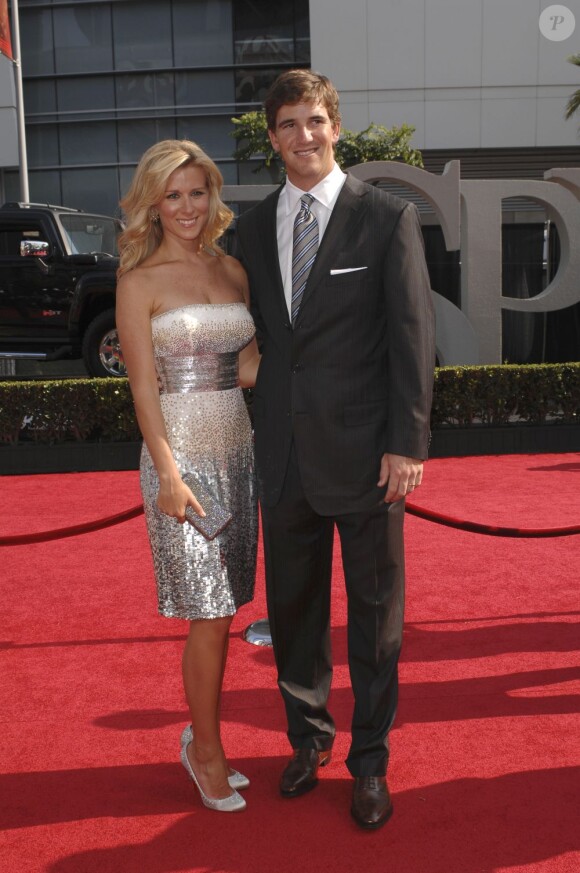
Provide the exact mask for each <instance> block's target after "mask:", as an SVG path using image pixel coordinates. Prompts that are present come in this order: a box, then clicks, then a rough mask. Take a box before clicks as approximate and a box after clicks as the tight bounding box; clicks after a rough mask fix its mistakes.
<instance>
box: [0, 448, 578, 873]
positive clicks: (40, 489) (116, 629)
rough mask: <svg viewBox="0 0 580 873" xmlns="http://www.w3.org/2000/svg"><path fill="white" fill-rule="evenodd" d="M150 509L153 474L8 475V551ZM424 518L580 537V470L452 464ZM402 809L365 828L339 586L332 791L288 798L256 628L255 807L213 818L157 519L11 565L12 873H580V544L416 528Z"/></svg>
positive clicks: (248, 767) (235, 679)
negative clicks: (198, 778)
mask: <svg viewBox="0 0 580 873" xmlns="http://www.w3.org/2000/svg"><path fill="white" fill-rule="evenodd" d="M139 502H140V495H139V490H138V476H137V474H136V473H135V472H126V473H94V474H68V475H45V476H30V477H4V478H3V479H2V482H1V490H0V508H1V510H2V519H3V522H2V526H1V529H0V536H9V535H16V534H23V533H33V532H37V531H42V530H45V531H49V530H52V529H54V528H59V527H64V526H66V525H77V524H81V523H83V522H90V521H94V520H97V519H99V518H102V517H105V516H111V515H114V514H116V513H120V512H122V511H123V510H125V509H129V508H131V507H133V506H135V505H136V504H138V503H139ZM413 502H414V503H416V504H417V505H418V506H423V507H426V508H429V509H431V510H436V511H439V512H442V513H446V514H448V515H451V516H454V517H459V518H464V519H467V520H470V521H477V522H483V523H486V524H490V525H505V526H518V527H523V528H526V527H529V528H549V527H555V526H569V525H574V524H578V523H579V521H580V456H579V455H570V454H568V455H558V456H557V455H537V456H533V455H522V456H514V455H509V456H501V457H493V458H481V457H479V458H460V459H441V460H433V461H430V462H429V464H428V466H427V471H426V479H425V484H424V485H423V486H422V488H421V489H420V490H419V491H418V492H417V493H416V495H415V496H414V498H413ZM406 530H407V544H408V597H407V611H406V632H405V636H406V642H405V647H404V652H403V659H402V664H401V702H400V707H399V716H398V720H397V726H396V729H395V730H394V731H393V733H392V743H391V745H392V760H391V767H390V771H389V782H390V785H391V788H392V791H393V795H394V803H395V814H394V816H393V819H392V820H391V822H390V823H389V824H388V825H387V826H386V827H385V828H384V829H382V830H381V831H379V832H377V833H365V832H361V831H359V830H358V829H357V828H356V826H355V825H354V824H353V823H352V822H351V820H350V817H349V814H348V807H349V801H350V788H351V782H350V779H349V777H348V773H347V771H346V768H345V766H344V763H343V760H344V757H345V755H346V750H347V741H348V737H347V731H348V724H349V717H350V708H351V698H350V690H349V683H348V671H347V667H346V650H345V627H344V616H345V604H344V598H343V583H342V577H341V573H340V570H339V566H338V563H337V567H336V570H335V583H336V584H335V603H334V622H333V640H334V658H335V664H336V669H335V678H334V683H333V692H332V699H331V709H332V711H333V713H334V715H335V717H336V720H337V726H338V736H337V742H336V745H335V754H334V758H333V762H332V764H331V765H330V766H329V767H327V768H326V769H325V770H323V771H321V785H320V786H319V787H318V788H317V789H316V790H315V791H314V792H312V793H311V794H309V795H307V796H305V797H303V798H300V799H297V800H295V801H285V800H282V799H281V798H279V797H278V796H277V788H276V787H277V781H278V777H279V773H280V770H281V768H282V766H283V763H284V761H285V759H286V756H287V754H288V746H287V741H286V738H285V735H284V719H283V713H282V707H281V704H280V701H279V698H278V693H277V690H276V688H275V682H274V670H273V664H272V654H271V652H270V651H269V650H263V649H259V648H256V647H254V646H250V645H248V644H247V643H245V642H244V641H243V639H242V637H241V632H242V630H243V628H244V627H245V626H246V625H247V624H248V623H249V622H250V621H253V620H254V619H256V618H261V617H263V616H264V615H265V606H264V596H263V578H262V575H261V572H260V575H259V578H258V585H257V596H256V600H255V602H254V603H253V604H251V606H249V607H246V608H245V609H244V610H242V611H241V613H240V614H239V615H238V616H237V617H236V619H235V624H234V633H233V638H232V645H231V650H230V652H231V654H230V661H229V669H228V672H227V676H226V690H225V695H224V707H223V721H224V730H223V733H224V744H225V746H226V749H227V750H228V752H229V754H230V757H231V760H232V763H233V764H234V765H235V766H237V767H239V769H241V770H243V772H245V773H247V774H248V776H250V778H251V779H252V786H251V788H250V789H249V790H248V792H246V797H247V800H248V810H247V811H246V812H244V813H242V814H239V815H233V816H223V815H218V814H216V813H212V812H210V811H208V810H205V809H204V808H203V807H202V806H201V804H200V802H199V799H198V798H197V797H196V796H195V795H194V793H193V787H192V786H191V783H190V782H189V781H188V780H187V778H186V775H185V773H184V772H183V770H182V768H181V765H180V764H179V761H178V742H179V734H180V731H181V728H182V726H183V724H185V722H186V718H187V716H186V712H185V707H184V703H183V695H182V690H181V685H180V674H179V661H180V654H181V646H182V640H183V636H184V632H185V623H183V622H180V621H172V620H168V619H163V618H161V617H159V616H157V614H156V601H155V593H154V587H153V581H152V573H151V564H150V558H149V554H148V547H147V542H146V537H145V530H144V521H143V517H142V516H141V517H138V518H135V519H133V520H130V521H126V522H124V523H122V524H119V525H117V526H115V527H110V528H107V529H104V530H99V531H97V532H94V533H90V534H85V535H82V536H76V537H72V538H69V539H62V540H54V541H50V542H45V543H38V544H34V545H28V546H12V547H5V548H1V549H0V562H1V565H0V566H1V570H0V574H1V579H2V588H1V590H2V595H3V597H2V631H1V634H0V649H1V652H0V658H1V660H2V674H1V675H2V683H3V695H2V712H1V714H0V721H1V731H0V736H1V749H0V755H1V772H2V775H0V828H1V829H2V834H1V835H0V869H1V870H2V871H8V873H40V871H42V873H45V871H46V873H171V871H186V873H207V871H211V873H238V871H239V873H262V871H263V873H295V871H298V873H323V871H327V870H334V871H337V873H342V871H345V873H346V871H353V873H354V871H356V873H359V871H367V870H368V871H369V873H371V871H380V873H492V871H510V873H524V871H526V873H577V871H578V870H579V869H580V828H579V827H578V795H579V793H580V792H579V784H580V783H579V779H578V777H579V775H580V772H579V769H578V751H579V745H580V743H579V739H578V736H579V731H578V718H577V712H578V696H577V695H578V686H579V684H580V683H579V678H580V671H579V670H578V669H577V664H578V660H577V649H578V641H579V634H578V616H579V614H580V611H579V607H578V594H577V592H578V581H579V576H580V569H579V568H580V560H579V558H580V536H568V537H559V538H554V539H507V538H503V537H502V538H496V537H492V536H481V535H477V534H474V533H470V532H466V531H462V530H454V529H450V528H447V527H442V526H440V525H437V524H434V523H433V522H429V521H425V520H422V519H419V518H415V517H411V516H408V517H407V528H406Z"/></svg>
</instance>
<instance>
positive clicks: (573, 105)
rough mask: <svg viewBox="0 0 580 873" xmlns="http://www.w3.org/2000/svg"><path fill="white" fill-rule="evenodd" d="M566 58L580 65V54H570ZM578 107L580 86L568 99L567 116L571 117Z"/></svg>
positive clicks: (579, 107)
mask: <svg viewBox="0 0 580 873" xmlns="http://www.w3.org/2000/svg"><path fill="white" fill-rule="evenodd" d="M566 60H568V61H570V63H571V64H576V66H577V67H580V54H577V55H570V57H569V58H567V59H566ZM578 109H580V88H579V89H578V91H574V93H573V94H572V96H571V97H570V99H569V100H568V103H567V105H566V114H565V118H571V117H572V116H573V115H574V113H575V112H576V111H577V110H578Z"/></svg>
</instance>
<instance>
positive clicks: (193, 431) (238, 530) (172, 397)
mask: <svg viewBox="0 0 580 873" xmlns="http://www.w3.org/2000/svg"><path fill="white" fill-rule="evenodd" d="M151 324H152V332H153V346H154V353H155V363H156V368H157V373H158V377H159V382H160V393H161V398H160V399H161V409H162V412H163V416H164V418H165V423H166V427H167V434H168V437H169V442H170V445H171V448H172V451H173V456H174V458H175V460H176V462H177V466H178V468H179V470H180V472H181V473H185V472H187V471H188V470H192V469H193V470H195V471H196V473H197V474H198V476H199V477H200V478H201V479H202V480H203V481H204V482H205V483H206V484H207V486H209V488H210V490H211V491H213V493H214V494H215V495H216V496H217V497H218V499H219V500H220V502H221V503H222V504H223V505H225V506H227V507H228V509H229V510H230V512H231V513H232V514H233V520H232V521H231V522H230V524H229V525H228V526H227V527H226V529H225V530H224V531H223V532H222V533H221V534H219V535H218V536H217V537H216V538H215V539H214V540H211V541H208V540H207V539H205V537H204V536H203V535H202V534H200V533H199V532H198V531H197V530H196V529H195V528H194V527H192V526H191V525H190V524H189V523H188V522H185V524H183V525H181V524H180V523H179V522H178V521H177V520H176V519H174V518H169V517H168V516H167V515H164V514H163V513H162V512H160V510H159V509H158V508H157V504H156V499H157V493H158V490H159V482H158V477H157V472H156V470H155V467H154V466H153V463H152V461H151V456H150V454H149V452H148V450H147V447H146V446H145V445H144V446H143V450H142V453H141V490H142V493H143V503H144V506H145V519H146V522H147V530H148V533H149V540H150V543H151V551H152V554H153V566H154V570H155V578H156V581H157V593H158V600H159V612H160V613H161V615H166V616H170V617H175V618H187V619H202V618H220V617H222V616H226V615H233V614H234V613H235V612H236V610H237V609H238V607H240V606H241V605H242V604H244V603H247V602H248V601H250V600H251V599H252V597H253V593H254V577H255V568H256V542H257V525H258V515H257V498H256V486H255V473H254V452H253V438H252V431H251V425H250V419H249V416H248V412H247V409H246V404H245V401H244V397H243V394H242V390H241V388H239V387H238V352H239V351H240V350H241V349H243V348H244V346H246V345H247V344H248V343H249V342H250V341H251V339H252V337H253V335H254V323H253V321H252V318H251V316H250V314H249V312H248V310H247V309H246V307H245V306H244V304H243V303H224V304H212V303H196V304H191V305H189V306H182V307H180V308H178V309H172V310H169V311H168V312H163V313H162V314H161V315H157V316H154V318H153V319H152V321H151Z"/></svg>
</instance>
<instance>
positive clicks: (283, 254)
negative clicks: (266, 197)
mask: <svg viewBox="0 0 580 873" xmlns="http://www.w3.org/2000/svg"><path fill="white" fill-rule="evenodd" d="M345 180H346V173H343V172H342V170H341V169H340V167H339V166H338V164H335V165H334V167H333V168H332V170H331V171H330V173H329V174H328V176H325V178H324V179H323V180H322V181H321V182H319V183H318V184H317V185H315V186H314V188H311V189H310V191H303V190H302V189H301V188H297V187H296V185H293V184H292V182H290V181H289V179H286V184H285V185H284V187H283V189H282V191H281V192H280V197H279V198H278V209H277V212H276V231H277V238H278V257H279V259H280V272H281V274H282V281H283V282H284V297H285V298H286V306H287V307H288V314H289V315H290V313H291V307H292V243H293V236H294V222H295V220H296V216H297V215H298V213H299V212H300V198H301V197H303V196H304V194H312V196H313V197H314V202H313V203H312V206H311V207H310V209H311V211H312V212H313V213H314V215H315V216H316V220H317V221H318V233H319V237H318V244H319V245H320V243H321V241H322V237H323V236H324V231H325V230H326V227H327V225H328V222H329V220H330V216H331V215H332V210H333V209H334V204H335V203H336V201H337V199H338V195H339V194H340V191H341V189H342V186H343V185H344V183H345Z"/></svg>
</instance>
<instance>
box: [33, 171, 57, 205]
mask: <svg viewBox="0 0 580 873" xmlns="http://www.w3.org/2000/svg"><path fill="white" fill-rule="evenodd" d="M28 187H29V188H30V200H31V202H32V203H54V204H56V205H57V206H59V205H61V204H62V190H61V185H60V173H58V172H55V171H54V170H33V171H32V172H30V173H29V174H28Z"/></svg>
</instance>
